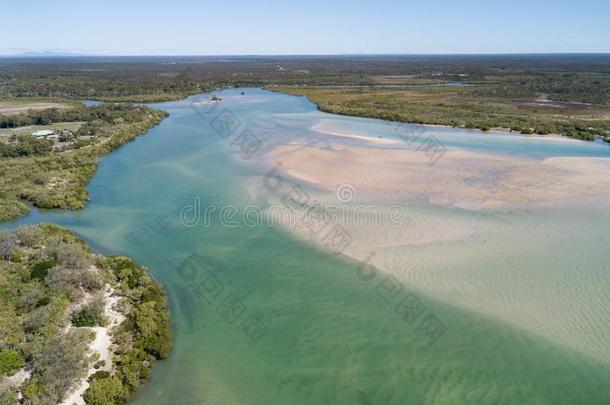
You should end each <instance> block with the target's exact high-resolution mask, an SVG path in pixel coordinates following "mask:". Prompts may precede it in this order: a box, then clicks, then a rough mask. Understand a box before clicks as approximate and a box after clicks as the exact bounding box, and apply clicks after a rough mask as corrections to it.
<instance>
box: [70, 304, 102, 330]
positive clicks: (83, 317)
mask: <svg viewBox="0 0 610 405" xmlns="http://www.w3.org/2000/svg"><path fill="white" fill-rule="evenodd" d="M104 321H105V319H104V303H103V301H102V300H97V299H96V300H94V301H93V302H91V303H90V304H87V305H85V306H84V307H83V308H82V309H81V310H79V311H78V312H75V313H74V314H72V325H74V326H78V327H83V326H89V327H90V326H97V325H102V324H103V323H104Z"/></svg>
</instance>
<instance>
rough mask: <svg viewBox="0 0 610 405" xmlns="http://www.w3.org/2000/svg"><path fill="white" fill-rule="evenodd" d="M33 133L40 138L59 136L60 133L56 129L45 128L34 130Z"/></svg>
mask: <svg viewBox="0 0 610 405" xmlns="http://www.w3.org/2000/svg"><path fill="white" fill-rule="evenodd" d="M32 135H34V136H37V137H40V138H58V137H59V135H57V134H56V133H55V131H51V130H48V129H43V130H40V131H35V132H32Z"/></svg>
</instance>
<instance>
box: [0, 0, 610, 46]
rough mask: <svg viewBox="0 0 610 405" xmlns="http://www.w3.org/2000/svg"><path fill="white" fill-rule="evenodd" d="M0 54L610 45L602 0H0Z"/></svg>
mask: <svg viewBox="0 0 610 405" xmlns="http://www.w3.org/2000/svg"><path fill="white" fill-rule="evenodd" d="M0 15H1V17H0V54H4V55H6V54H16V53H22V52H28V51H61V52H76V53H88V54H115V55H126V54H129V55H160V54H167V55H238V54H346V53H377V54H379V53H519V52H610V1H608V0H603V1H602V0H581V1H563V0H559V1H549V0H547V1H540V0H529V1H523V0H513V1H501V2H499V1H493V0H487V1H478V0H477V1H468V0H464V1H445V0H436V1H435V0H429V1H405V0H403V1H390V0H377V1H358V0H354V1H332V0H327V1H319V0H309V1H296V2H292V1H287V0H284V1H254V0H253V1H241V0H239V1H232V0H215V1H207V0H199V1H190V0H187V1H154V0H151V1H140V0H136V1H128V0H122V1H115V0H105V1H96V2H93V1H82V0H81V1H71V0H70V1H62V0H57V1H51V0H48V1H42V0H38V1H36V0H18V1H15V0H0Z"/></svg>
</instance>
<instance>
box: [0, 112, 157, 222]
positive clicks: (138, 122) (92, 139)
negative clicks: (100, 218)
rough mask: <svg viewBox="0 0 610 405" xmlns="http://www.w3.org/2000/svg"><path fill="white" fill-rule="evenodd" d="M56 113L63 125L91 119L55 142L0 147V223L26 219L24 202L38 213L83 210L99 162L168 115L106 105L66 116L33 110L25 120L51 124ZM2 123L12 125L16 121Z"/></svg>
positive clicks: (30, 139) (18, 141)
mask: <svg viewBox="0 0 610 405" xmlns="http://www.w3.org/2000/svg"><path fill="white" fill-rule="evenodd" d="M58 114H59V115H60V116H61V118H62V119H63V120H68V119H73V120H76V121H83V118H82V117H86V118H87V119H86V121H85V122H84V123H83V125H82V126H80V127H79V129H78V130H77V131H73V132H71V133H70V134H66V135H64V134H62V135H61V136H60V135H57V136H58V140H57V142H54V141H52V140H47V139H40V138H35V137H34V136H29V135H23V136H18V137H15V139H14V140H10V142H9V143H6V144H5V143H2V144H0V152H1V153H0V154H1V155H3V157H2V158H1V159H0V182H1V185H0V222H1V221H7V220H12V219H15V218H18V217H19V216H22V215H25V214H26V213H27V212H28V211H29V208H28V206H27V204H26V203H25V202H29V203H31V204H33V205H34V206H36V207H39V208H63V209H71V210H76V209H81V208H83V207H84V206H85V204H86V202H87V200H88V198H89V196H88V194H87V191H86V187H87V184H88V183H89V180H90V179H91V177H92V176H93V175H94V174H95V171H96V170H97V164H98V162H99V160H100V159H101V158H102V157H103V156H105V155H106V154H108V153H110V152H112V151H114V150H116V149H117V148H119V147H121V146H122V145H124V144H125V143H127V142H129V141H131V140H133V139H135V138H136V137H137V136H139V135H142V134H144V133H146V132H147V131H148V130H149V129H150V128H152V127H153V126H155V125H157V124H159V122H161V120H162V119H163V118H165V117H166V116H167V113H166V112H165V111H160V110H153V109H150V108H147V107H131V106H124V105H113V104H107V105H101V106H94V107H88V108H85V107H80V108H77V109H75V110H69V111H66V112H55V111H52V110H40V111H30V112H28V113H27V114H26V115H24V116H23V117H21V119H22V120H24V121H32V120H39V119H50V118H49V117H53V118H55V116H56V115H58ZM3 118H4V120H5V121H7V122H10V121H11V119H12V118H13V117H3ZM61 137H65V139H63V138H61Z"/></svg>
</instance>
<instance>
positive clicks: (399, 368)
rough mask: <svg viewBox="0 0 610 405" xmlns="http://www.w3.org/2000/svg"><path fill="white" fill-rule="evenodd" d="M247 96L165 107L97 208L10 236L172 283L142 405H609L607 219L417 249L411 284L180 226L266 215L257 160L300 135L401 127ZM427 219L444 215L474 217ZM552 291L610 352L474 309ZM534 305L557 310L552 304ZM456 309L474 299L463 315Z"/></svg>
mask: <svg viewBox="0 0 610 405" xmlns="http://www.w3.org/2000/svg"><path fill="white" fill-rule="evenodd" d="M241 91H242V90H240V89H234V90H227V91H223V92H218V95H220V96H221V97H222V98H223V101H222V103H220V104H218V105H217V106H216V107H214V106H211V105H206V103H203V104H196V105H193V104H192V103H193V100H197V99H198V98H196V97H195V98H190V99H187V100H183V101H179V102H171V103H163V104H158V106H159V107H161V108H164V109H167V110H168V111H169V112H170V116H169V117H168V118H167V119H165V120H164V121H163V122H162V123H161V124H160V125H159V126H158V127H156V128H153V129H152V130H150V132H149V133H148V134H147V135H146V136H143V137H140V138H138V139H136V140H135V141H134V142H132V143H130V144H128V145H125V146H124V147H123V148H121V149H120V150H118V151H116V152H115V153H113V154H111V155H109V156H108V157H106V158H105V159H104V160H103V161H102V162H101V164H100V168H99V171H98V173H97V174H96V176H95V177H94V179H93V180H92V182H91V184H90V186H89V191H90V193H91V201H90V203H89V204H88V206H87V207H86V208H85V209H84V210H82V211H80V212H63V211H33V212H32V214H31V215H29V216H28V217H25V218H23V219H21V220H19V221H17V222H15V223H12V224H8V225H5V226H8V227H15V226H18V225H22V224H27V223H36V222H40V221H45V222H54V223H58V224H60V225H63V226H66V227H68V228H69V229H72V230H73V231H75V232H77V233H78V234H79V235H81V236H82V237H84V238H85V239H86V240H87V241H89V242H90V243H92V244H93V245H94V246H95V247H96V248H98V249H100V250H102V251H104V252H106V253H116V254H126V255H129V256H131V257H133V258H134V259H135V260H137V261H139V262H140V263H142V264H145V265H146V266H148V267H149V268H150V270H151V272H152V274H153V275H154V277H155V278H156V279H158V280H160V281H161V282H162V283H163V284H164V285H165V287H166V289H167V291H168V294H169V297H170V302H171V312H172V320H173V325H174V336H175V341H174V351H173V353H172V356H171V357H170V358H169V359H168V360H166V361H164V362H161V363H159V364H158V365H157V366H156V368H155V370H154V373H153V377H152V380H151V381H150V382H149V383H148V384H147V385H146V386H144V387H143V388H142V389H141V390H140V392H139V394H138V396H137V398H136V399H135V400H134V401H133V402H134V403H136V404H153V403H154V404H157V403H159V404H170V403H178V404H202V403H203V404H206V403H209V404H269V405H271V404H278V405H279V404H282V405H283V404H330V403H333V404H335V403H336V404H363V405H367V404H409V403H413V404H420V403H428V404H472V403H494V404H503V403H506V404H521V403H535V404H560V403H566V404H572V403H588V404H598V403H599V404H602V403H610V388H608V387H610V365H609V363H608V362H607V359H608V356H607V355H606V356H604V354H606V353H607V352H606V353H604V352H603V351H604V347H605V348H606V349H607V351H610V348H609V346H608V343H609V339H610V325H608V316H607V313H608V311H607V308H608V305H609V304H610V296H609V295H608V293H607V292H608V291H610V280H609V276H608V269H609V268H610V257H608V255H607V246H608V242H610V240H609V237H608V236H606V234H607V231H606V230H607V229H608V225H610V212H609V210H608V209H606V208H605V207H604V206H599V207H596V208H595V209H593V210H591V211H586V210H583V211H577V210H575V209H563V210H561V211H558V212H550V213H549V214H547V215H546V216H545V215H543V214H535V218H533V217H532V216H533V215H534V214H526V213H520V214H519V216H518V217H517V218H511V221H513V222H512V223H519V224H521V225H522V228H520V229H523V232H522V233H514V232H513V231H512V230H513V229H515V228H514V227H509V228H508V229H509V230H508V231H507V232H508V233H506V234H504V235H502V238H501V239H499V238H496V239H491V240H485V239H483V240H481V239H480V238H473V239H472V240H464V241H457V242H454V243H452V244H449V245H448V246H443V249H442V250H441V249H440V247H439V246H424V247H410V248H409V249H411V250H412V251H413V258H414V262H416V263H418V265H417V266H418V269H417V270H419V271H413V269H412V268H411V269H409V271H407V272H406V273H407V275H408V277H406V280H407V281H405V282H403V283H402V284H392V282H391V281H389V280H387V279H386V278H385V277H384V276H382V275H380V274H376V275H374V276H371V277H372V278H371V279H369V278H368V277H365V276H366V275H369V274H371V273H370V272H369V271H368V269H366V268H362V267H359V264H358V263H355V262H352V261H350V260H347V259H345V258H342V257H339V256H337V255H334V254H332V253H330V252H327V251H323V250H321V249H318V248H316V247H314V246H310V245H307V244H305V243H304V242H302V241H300V240H298V239H296V238H294V237H292V236H291V235H290V234H288V233H286V232H285V231H283V230H282V229H279V228H277V227H250V226H246V224H245V223H244V219H243V218H242V217H240V216H235V217H232V218H224V220H219V219H215V220H212V221H211V222H210V223H209V224H204V223H202V222H201V221H200V222H199V223H196V222H197V221H196V220H195V219H193V221H190V222H189V221H188V217H187V221H186V222H185V221H184V218H185V217H184V216H183V217H182V218H183V221H182V223H181V221H180V212H181V211H182V212H183V214H184V213H185V212H186V211H183V209H184V207H185V206H187V207H188V206H189V205H192V204H196V201H197V200H196V199H195V196H198V197H199V198H200V204H201V205H202V206H204V207H209V206H211V205H215V206H221V205H225V204H233V205H235V206H236V207H244V206H246V205H248V204H264V201H260V200H259V198H260V196H259V197H257V199H255V200H254V201H253V200H252V196H251V194H250V193H249V192H248V187H247V186H248V184H249V182H252V181H257V180H256V179H258V178H259V177H257V176H260V175H261V174H262V172H261V170H262V169H261V166H260V165H258V164H255V162H256V160H257V158H258V157H260V156H263V155H264V152H265V151H268V150H270V149H271V148H272V147H273V146H274V145H276V144H278V143H283V142H286V141H287V140H290V139H292V138H296V137H302V136H309V137H311V138H319V137H321V136H322V135H320V134H318V133H315V132H312V131H311V129H310V127H311V126H312V125H313V124H316V123H320V122H323V123H325V124H328V125H331V126H334V127H340V128H342V129H343V130H346V131H351V132H353V133H356V134H362V135H373V136H383V137H384V138H388V139H396V140H400V139H401V135H400V134H401V133H402V132H400V131H401V130H402V128H404V127H401V129H399V130H397V129H396V125H395V124H391V123H386V122H383V121H378V120H367V119H359V118H350V117H338V116H333V115H330V114H325V113H321V112H318V111H317V110H316V108H315V106H314V105H313V104H311V103H310V102H308V101H307V100H306V99H305V98H302V97H292V96H287V95H282V94H275V93H270V92H265V91H262V90H255V89H244V92H245V95H241V94H240V93H241ZM225 108H226V109H228V111H229V112H230V114H232V117H233V118H235V119H237V120H238V122H239V124H240V127H239V129H237V130H236V131H235V133H232V134H230V135H227V133H228V131H225V129H226V128H224V129H223V127H222V126H221V125H218V124H219V121H215V119H216V118H217V117H218V116H219V113H220V112H222V111H224V109H225ZM223 114H225V115H226V114H227V113H226V112H225V113H223ZM244 128H247V129H248V130H250V131H251V132H252V133H253V134H255V135H256V136H257V137H258V139H259V140H260V141H261V142H262V146H261V147H260V148H259V149H257V150H256V151H255V152H254V153H253V155H252V156H244V155H241V153H242V152H243V150H242V151H241V152H240V150H239V144H240V142H239V141H237V139H238V138H237V137H238V135H239V134H241V133H242V132H241V130H242V129H244ZM425 131H426V133H427V134H434V135H435V136H436V137H438V139H440V140H441V141H442V142H443V143H444V144H445V145H446V146H447V147H449V148H468V149H471V150H488V151H494V152H496V153H502V154H509V155H511V154H518V155H520V156H526V157H529V158H532V159H540V158H544V157H549V156H593V157H608V156H610V149H609V148H608V147H607V145H599V144H593V143H584V142H577V141H570V140H559V141H552V140H548V139H527V138H525V137H517V136H515V137H512V136H508V135H505V134H494V133H480V132H476V131H466V130H456V129H445V128H437V127H426V129H425ZM225 136H226V139H224V138H225ZM353 142H354V144H361V141H358V140H353ZM252 179H255V180H252ZM417 209H421V208H417ZM426 209H433V210H434V212H436V213H438V215H439V216H441V217H443V216H445V217H446V218H449V217H450V216H455V215H468V214H467V213H466V214H456V213H455V210H448V209H447V210H444V209H442V208H435V207H432V208H426ZM503 215H505V214H503ZM233 221H237V223H236V226H232V225H233ZM184 223H186V225H187V226H185V225H184ZM227 224H231V226H227ZM534 224H535V226H534ZM194 254H195V255H194ZM193 255H194V256H193ZM189 257H190V258H191V259H190V260H188V258H189ZM185 259H187V261H185ZM529 277H531V280H532V284H528V283H527V280H528V278H529ZM545 280H550V281H549V284H548V288H549V289H559V290H560V291H563V292H565V296H566V297H567V298H566V299H565V300H562V301H561V303H558V307H557V311H558V312H561V311H562V310H563V309H564V308H562V306H564V305H569V303H570V297H571V296H573V297H574V301H575V302H579V305H580V306H581V307H580V308H579V311H580V312H581V313H582V317H581V318H579V319H577V320H576V321H575V322H573V323H571V324H559V325H556V327H557V329H558V330H559V331H560V332H561V331H566V330H567V331H568V333H572V332H571V331H572V330H574V332H573V334H574V336H576V337H578V336H586V337H587V338H588V339H590V340H592V341H593V342H594V343H595V345H594V346H595V347H597V348H599V350H601V351H602V353H601V355H597V356H596V355H593V354H591V353H586V352H585V351H583V350H575V349H574V348H572V347H569V346H568V345H565V344H561V343H559V340H556V339H553V337H552V336H551V337H549V336H540V335H538V334H536V333H532V332H531V331H529V329H527V328H526V327H525V326H524V327H520V325H519V320H518V319H516V320H512V319H511V320H510V321H507V320H506V319H502V320H500V319H497V318H494V317H492V316H490V315H489V312H488V311H485V310H484V308H481V310H477V309H476V307H475V306H476V305H475V304H476V303H477V302H481V301H477V300H476V299H473V301H472V303H471V304H470V303H469V302H467V301H465V300H464V299H463V298H464V295H465V293H464V291H467V290H468V288H469V286H470V285H476V283H477V282H479V281H480V282H481V283H483V284H484V285H485V286H487V287H489V288H490V290H489V291H488V294H489V295H490V296H493V297H501V300H500V301H502V302H509V303H512V304H510V305H514V306H515V307H518V306H519V303H520V302H521V296H520V295H519V294H514V291H515V288H507V289H503V287H502V286H503V284H504V285H511V286H512V287H514V286H518V287H520V288H521V289H523V290H524V294H525V293H526V292H527V289H528V288H532V286H535V285H536V283H537V282H538V281H539V282H540V285H544V283H545ZM427 284H431V285H432V284H433V285H434V288H429V289H427V288H425V287H426V285H427ZM462 284H463V285H462ZM439 285H440V286H441V287H442V288H441V287H438V286H439ZM392 287H395V288H396V290H394V289H392ZM432 291H435V292H434V293H433V292H432ZM478 291H480V290H478ZM397 292H398V293H397ZM452 294H453V295H452ZM536 294H537V295H539V296H540V299H541V300H542V301H543V300H544V295H545V291H539V292H536ZM466 295H467V294H466ZM405 297H408V298H410V301H408V302H410V303H411V304H413V303H416V304H413V305H412V306H411V307H410V308H411V310H412V311H413V312H411V315H412V317H410V318H408V319H407V320H404V319H401V317H400V316H399V315H398V313H397V311H396V309H397V306H398V308H399V309H402V308H404V307H402V306H399V304H400V302H401V300H403V299H404V298H405ZM583 297H585V299H584V300H583ZM587 297H590V299H588V298H587ZM454 298H455V299H456V300H458V299H460V298H461V300H460V301H459V302H460V306H459V307H458V306H457V304H456V303H455V302H452V300H453V299H454ZM475 298H476V297H475ZM486 302H491V301H489V300H488V301H486ZM583 302H584V303H586V305H584V304H582V303H583ZM231 304H232V305H231ZM559 304H561V305H559ZM604 314H605V315H604ZM549 317H550V318H552V317H553V314H552V313H550V314H549ZM432 322H437V323H436V324H433V323H432ZM431 325H432V326H434V325H436V328H433V327H431ZM439 325H440V326H439ZM593 326H595V327H594V328H593ZM582 329H584V332H583V331H582ZM441 332H442V333H441ZM598 354H599V353H598ZM604 357H605V359H604Z"/></svg>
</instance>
